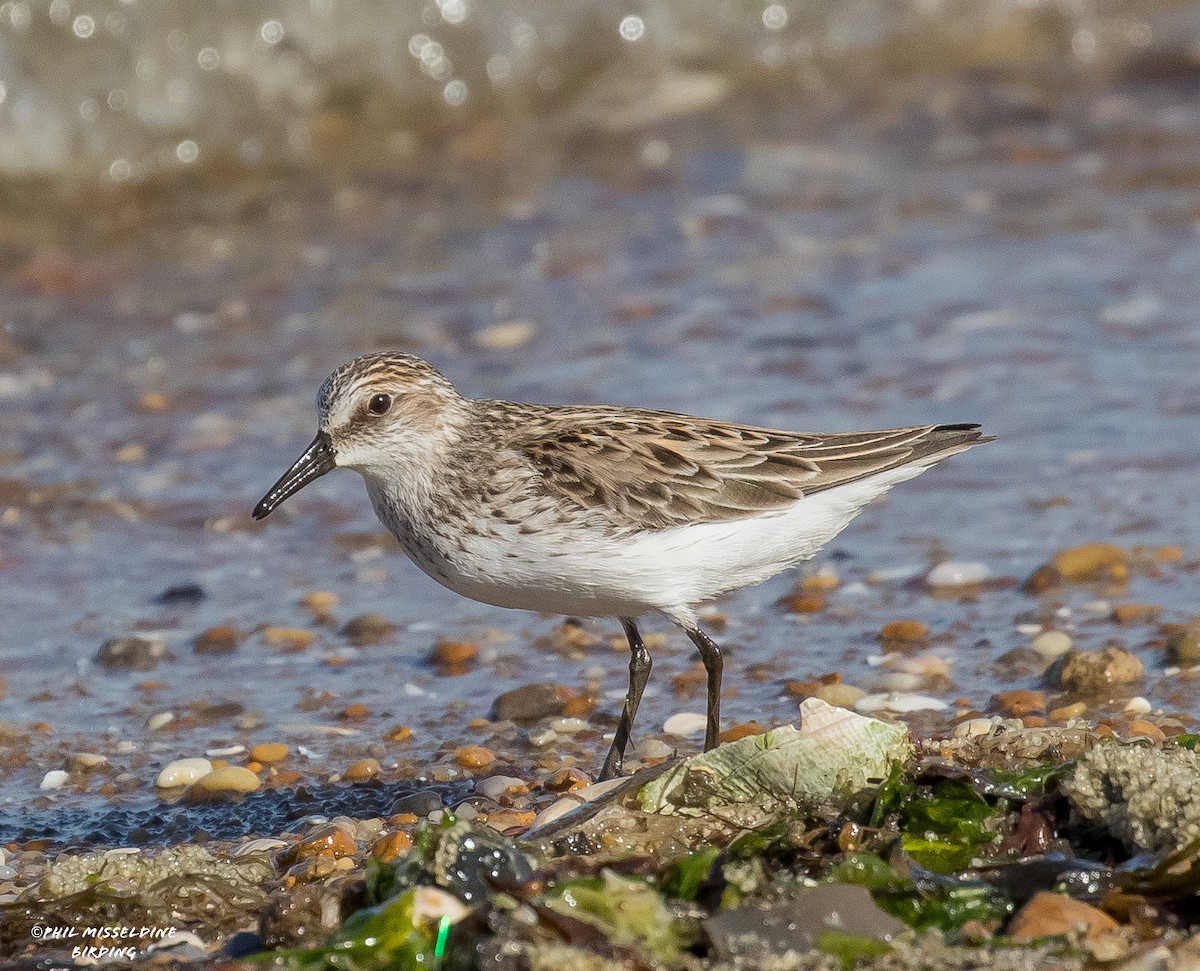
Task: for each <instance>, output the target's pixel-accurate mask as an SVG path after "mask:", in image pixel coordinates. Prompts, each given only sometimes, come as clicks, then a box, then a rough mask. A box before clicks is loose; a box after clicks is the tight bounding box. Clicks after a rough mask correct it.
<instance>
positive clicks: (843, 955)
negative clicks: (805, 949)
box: [813, 931, 892, 971]
mask: <svg viewBox="0 0 1200 971" xmlns="http://www.w3.org/2000/svg"><path fill="white" fill-rule="evenodd" d="M813 943H814V945H815V946H816V948H817V950H818V951H823V952H825V953H826V954H832V955H833V956H834V957H835V958H838V959H839V960H840V961H841V962H842V971H850V969H851V968H853V967H854V965H855V964H857V963H858V961H859V960H860V959H862V958H874V957H880V956H881V955H884V954H887V953H888V952H889V951H890V950H891V949H892V947H891V945H890V944H888V943H887V942H886V941H881V940H878V939H876V938H874V937H859V936H858V935H857V934H847V933H845V932H843V931H822V932H821V933H820V934H818V935H817V939H816V940H815V941H814V942H813Z"/></svg>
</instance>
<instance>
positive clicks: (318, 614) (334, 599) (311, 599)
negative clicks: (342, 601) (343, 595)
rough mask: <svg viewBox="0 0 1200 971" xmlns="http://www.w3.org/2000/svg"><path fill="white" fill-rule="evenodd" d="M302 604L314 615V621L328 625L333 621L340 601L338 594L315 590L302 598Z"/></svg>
mask: <svg viewBox="0 0 1200 971" xmlns="http://www.w3.org/2000/svg"><path fill="white" fill-rule="evenodd" d="M300 603H302V604H303V605H304V609H305V610H307V611H308V612H309V613H310V614H312V616H313V620H316V621H320V622H322V623H328V622H329V621H331V620H332V619H333V611H334V610H335V609H336V608H337V605H338V603H339V599H338V595H337V594H336V593H330V592H328V591H327V590H314V591H313V592H312V593H306V594H305V595H304V596H303V597H301V598H300Z"/></svg>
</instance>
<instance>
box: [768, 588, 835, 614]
mask: <svg viewBox="0 0 1200 971" xmlns="http://www.w3.org/2000/svg"><path fill="white" fill-rule="evenodd" d="M825 603H826V601H825V594H824V593H822V592H820V591H814V590H798V591H794V592H792V593H789V594H787V595H786V596H783V597H780V598H779V599H778V600H777V601H775V606H777V607H779V608H781V609H783V610H786V611H789V612H790V613H793V614H818V613H820V612H821V611H822V610H824V609H825Z"/></svg>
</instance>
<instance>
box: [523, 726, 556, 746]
mask: <svg viewBox="0 0 1200 971" xmlns="http://www.w3.org/2000/svg"><path fill="white" fill-rule="evenodd" d="M556 738H558V732H556V731H555V730H554V729H553V728H536V729H534V730H533V731H532V732H530V733H529V744H530V745H536V746H538V747H539V748H540V747H541V746H543V745H549V744H550V743H551V742H553V741H554V740H555V739H556Z"/></svg>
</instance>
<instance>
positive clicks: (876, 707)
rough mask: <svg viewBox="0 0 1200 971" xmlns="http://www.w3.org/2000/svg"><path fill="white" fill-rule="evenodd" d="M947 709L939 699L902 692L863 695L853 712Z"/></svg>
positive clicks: (903, 711) (947, 706) (902, 711)
mask: <svg viewBox="0 0 1200 971" xmlns="http://www.w3.org/2000/svg"><path fill="white" fill-rule="evenodd" d="M949 707H950V705H949V704H948V703H947V702H945V701H942V700H941V699H940V698H930V697H929V696H928V695H915V694H908V693H903V692H889V693H887V694H875V695H863V696H862V697H861V698H859V699H858V702H857V703H856V704H855V705H854V709H855V711H860V712H863V713H864V714H865V713H868V712H872V711H892V712H896V713H905V712H910V711H944V710H945V709H947V708H949Z"/></svg>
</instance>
